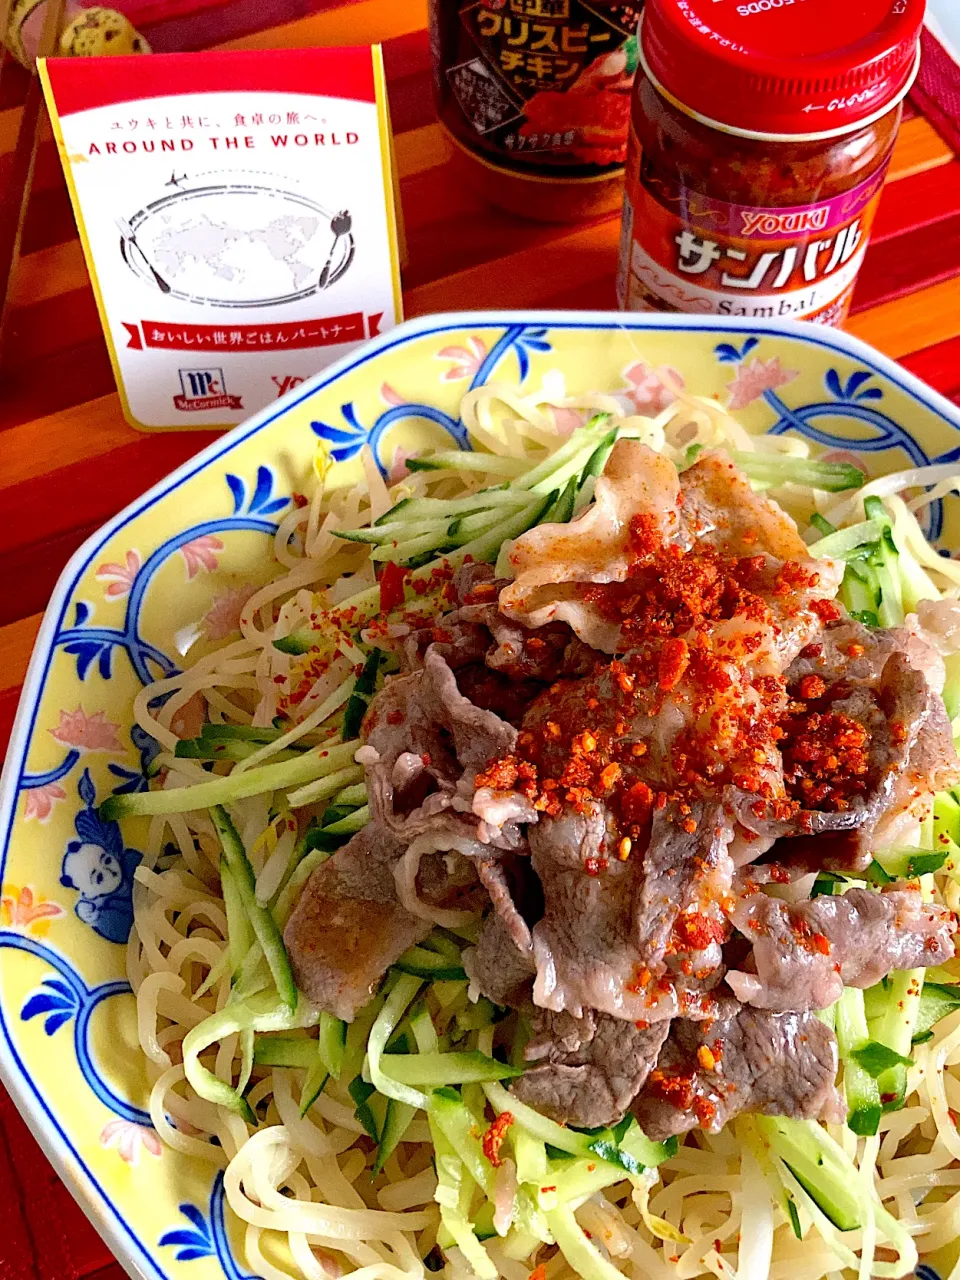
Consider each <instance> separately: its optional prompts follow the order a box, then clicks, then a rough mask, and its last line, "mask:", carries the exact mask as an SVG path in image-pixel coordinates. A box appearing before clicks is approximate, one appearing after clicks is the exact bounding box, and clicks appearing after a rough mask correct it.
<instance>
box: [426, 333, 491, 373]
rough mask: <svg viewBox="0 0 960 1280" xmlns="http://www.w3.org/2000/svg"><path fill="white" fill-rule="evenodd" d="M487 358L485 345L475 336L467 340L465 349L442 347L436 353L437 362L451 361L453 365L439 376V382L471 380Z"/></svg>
mask: <svg viewBox="0 0 960 1280" xmlns="http://www.w3.org/2000/svg"><path fill="white" fill-rule="evenodd" d="M486 356H487V344H486V343H485V342H484V341H483V340H482V338H478V337H477V336H476V335H475V334H474V335H473V336H472V337H470V338H468V339H467V345H466V346H465V347H442V348H441V349H440V350H439V351H438V352H437V359H438V360H452V361H453V362H454V363H453V364H452V365H451V366H450V368H449V369H448V370H447V371H446V373H442V374H441V375H440V381H441V382H460V381H461V380H462V379H463V378H472V377H473V375H474V374H475V373H476V372H477V370H478V369H479V368H480V366H481V365H482V364H483V362H484V360H485V359H486Z"/></svg>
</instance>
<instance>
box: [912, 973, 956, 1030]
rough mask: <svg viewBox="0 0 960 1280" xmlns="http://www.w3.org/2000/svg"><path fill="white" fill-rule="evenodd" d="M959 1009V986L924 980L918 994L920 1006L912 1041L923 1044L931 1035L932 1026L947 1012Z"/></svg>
mask: <svg viewBox="0 0 960 1280" xmlns="http://www.w3.org/2000/svg"><path fill="white" fill-rule="evenodd" d="M956 1009H960V987H951V986H948V985H947V984H946V983H941V982H925V983H924V984H923V991H922V992H921V995H920V1007H919V1009H918V1010H917V1020H916V1024H915V1026H914V1029H913V1043H914V1044H923V1043H924V1041H925V1040H929V1039H930V1038H931V1037H932V1036H933V1028H934V1027H935V1026H936V1025H937V1023H938V1022H939V1021H940V1020H941V1018H945V1017H946V1016H947V1014H948V1013H953V1012H954V1011H955V1010H956Z"/></svg>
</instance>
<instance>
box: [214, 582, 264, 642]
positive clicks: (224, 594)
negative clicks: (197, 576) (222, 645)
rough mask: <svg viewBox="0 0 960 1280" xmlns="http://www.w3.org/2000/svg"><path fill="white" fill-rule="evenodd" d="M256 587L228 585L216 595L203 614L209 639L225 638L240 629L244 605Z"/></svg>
mask: <svg viewBox="0 0 960 1280" xmlns="http://www.w3.org/2000/svg"><path fill="white" fill-rule="evenodd" d="M255 590H256V588H250V587H227V589H226V590H225V591H221V592H220V594H219V595H216V596H214V598H213V604H212V605H211V606H210V608H209V609H208V610H207V612H206V613H205V614H204V616H203V629H204V632H205V633H206V636H207V639H208V640H224V639H226V637H227V636H230V635H233V633H234V632H235V631H239V630H240V614H241V613H242V612H243V606H244V605H245V604H246V603H247V601H248V600H249V599H250V597H251V596H252V595H253V594H254V591H255Z"/></svg>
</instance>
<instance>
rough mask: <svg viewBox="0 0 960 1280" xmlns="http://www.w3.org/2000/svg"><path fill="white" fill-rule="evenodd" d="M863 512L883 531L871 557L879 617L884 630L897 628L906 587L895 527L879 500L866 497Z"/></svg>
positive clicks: (901, 618) (901, 613)
mask: <svg viewBox="0 0 960 1280" xmlns="http://www.w3.org/2000/svg"><path fill="white" fill-rule="evenodd" d="M863 510H864V514H865V515H866V517H867V518H868V519H869V520H874V521H876V523H877V524H879V525H880V526H881V527H882V529H883V532H882V534H881V536H880V545H879V547H878V548H877V550H876V552H875V553H874V555H873V556H872V557H871V565H872V566H873V569H874V571H875V573H876V575H877V585H878V587H879V600H878V606H879V607H878V610H877V615H878V617H879V619H880V625H881V626H882V627H896V626H899V625H900V624H901V623H902V622H903V587H902V585H901V581H900V570H899V565H898V561H899V559H900V556H899V552H898V551H897V544H896V543H895V542H894V540H893V524H892V522H891V520H890V517H889V516H888V515H887V510H886V508H885V507H884V505H883V503H882V502H881V500H880V499H879V498H877V497H870V498H864V500H863Z"/></svg>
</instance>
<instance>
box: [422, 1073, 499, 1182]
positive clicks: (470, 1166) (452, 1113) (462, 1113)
mask: <svg viewBox="0 0 960 1280" xmlns="http://www.w3.org/2000/svg"><path fill="white" fill-rule="evenodd" d="M427 1111H428V1114H429V1117H430V1121H431V1123H436V1125H437V1127H438V1128H439V1129H440V1131H441V1132H442V1133H443V1135H444V1137H445V1138H446V1139H447V1141H448V1142H449V1143H450V1145H451V1147H452V1148H453V1149H454V1151H456V1153H457V1156H458V1157H459V1158H460V1159H461V1160H462V1161H463V1163H464V1165H465V1166H466V1169H467V1172H468V1173H469V1174H470V1177H471V1178H473V1180H474V1182H475V1183H476V1184H477V1186H478V1187H479V1188H480V1189H481V1190H482V1191H483V1192H484V1194H485V1195H489V1194H490V1193H491V1192H492V1191H493V1179H494V1171H493V1165H492V1164H491V1163H490V1161H489V1160H488V1159H487V1157H486V1156H485V1155H484V1153H483V1147H482V1145H481V1142H480V1139H479V1138H478V1137H477V1136H476V1129H477V1122H476V1120H475V1119H474V1116H473V1112H472V1111H470V1110H469V1109H468V1108H467V1106H466V1105H465V1104H464V1101H463V1099H462V1098H461V1096H460V1094H459V1093H457V1091H456V1089H447V1088H444V1089H435V1090H434V1091H433V1092H432V1093H431V1094H430V1097H429V1100H428V1103H427Z"/></svg>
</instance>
